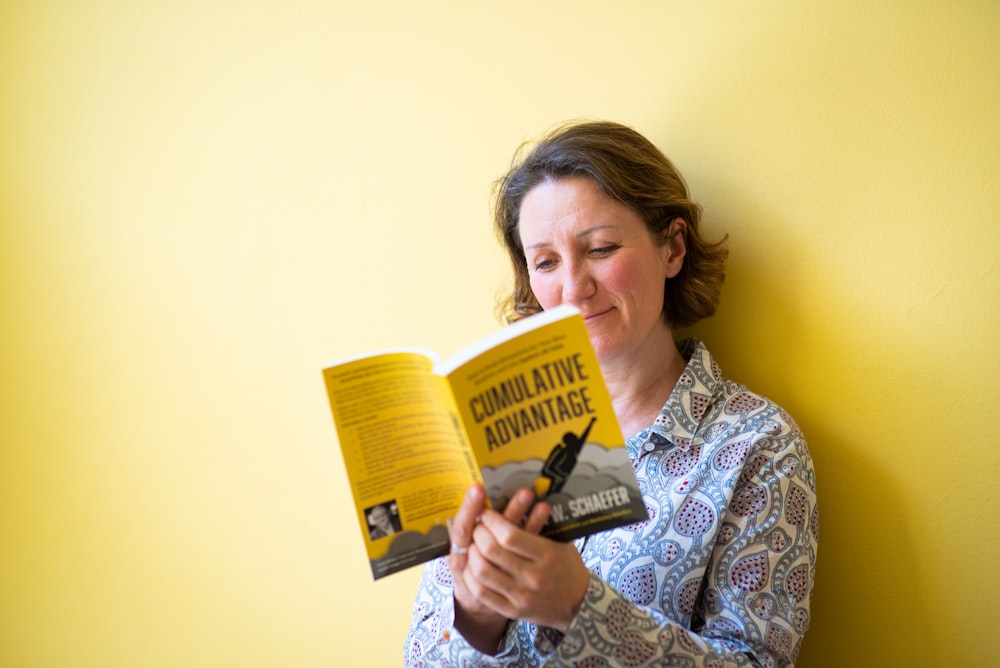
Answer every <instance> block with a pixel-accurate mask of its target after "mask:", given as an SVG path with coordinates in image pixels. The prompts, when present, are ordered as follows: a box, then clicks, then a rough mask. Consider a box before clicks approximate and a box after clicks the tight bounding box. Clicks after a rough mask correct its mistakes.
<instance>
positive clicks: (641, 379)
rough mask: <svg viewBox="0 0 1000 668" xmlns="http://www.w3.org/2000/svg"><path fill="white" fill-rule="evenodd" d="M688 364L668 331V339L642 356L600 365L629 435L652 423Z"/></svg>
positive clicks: (617, 411)
mask: <svg viewBox="0 0 1000 668" xmlns="http://www.w3.org/2000/svg"><path fill="white" fill-rule="evenodd" d="M686 365H687V362H686V361H685V360H684V357H683V356H681V354H680V351H678V350H677V346H675V345H674V342H673V337H672V336H669V331H668V340H667V341H664V342H662V344H661V345H660V346H659V347H658V348H655V349H653V350H652V351H648V352H647V353H646V354H644V355H643V356H641V357H634V358H632V359H630V360H627V361H625V360H622V361H618V362H615V363H607V364H602V365H601V371H602V373H603V374H604V380H605V382H606V383H607V385H608V392H610V394H611V400H612V402H613V403H614V407H615V415H616V416H617V417H618V423H619V424H620V426H621V428H622V433H623V434H624V435H625V436H626V437H628V436H632V435H633V434H637V433H639V432H640V431H642V430H643V429H646V428H647V427H649V426H650V425H651V424H653V421H654V420H655V419H656V416H657V415H659V413H660V410H661V409H662V408H663V404H664V403H665V402H666V400H667V397H668V396H670V392H671V391H672V390H673V389H674V385H676V384H677V379H678V378H680V376H681V373H683V372H684V367H685V366H686Z"/></svg>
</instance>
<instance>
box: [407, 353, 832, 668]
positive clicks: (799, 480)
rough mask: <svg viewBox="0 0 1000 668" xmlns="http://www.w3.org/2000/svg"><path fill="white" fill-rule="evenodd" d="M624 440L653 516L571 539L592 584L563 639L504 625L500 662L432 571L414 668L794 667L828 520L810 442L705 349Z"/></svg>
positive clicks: (415, 636)
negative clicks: (482, 649)
mask: <svg viewBox="0 0 1000 668" xmlns="http://www.w3.org/2000/svg"><path fill="white" fill-rule="evenodd" d="M681 352H682V353H683V354H684V356H685V358H686V359H687V360H688V364H687V367H686V368H685V370H684V373H683V374H682V375H681V378H680V380H679V381H678V382H677V385H676V387H675V388H674V391H673V393H672V394H671V395H670V397H669V398H668V399H667V402H666V404H665V405H664V406H663V409H662V411H661V412H660V415H659V416H658V417H657V418H656V420H655V421H654V423H653V425H651V426H650V427H649V428H648V429H646V430H644V431H643V432H640V433H639V434H636V435H634V436H632V437H631V438H629V439H628V440H627V442H626V445H627V447H628V449H629V455H630V457H631V458H632V464H633V467H634V468H635V472H636V476H637V477H638V479H639V481H640V485H641V487H642V490H643V495H644V500H645V503H646V506H647V508H648V510H649V515H650V519H649V520H647V521H645V522H640V523H636V524H633V525H630V526H628V527H620V528H617V529H612V530H610V531H605V532H603V533H600V534H596V535H594V536H589V537H587V538H585V539H579V540H577V542H576V545H577V548H578V549H579V550H580V553H581V556H582V557H583V560H584V563H586V564H587V566H588V568H590V571H591V580H590V586H589V588H588V590H587V594H586V596H585V597H584V600H583V604H582V605H581V607H580V612H579V613H578V615H577V617H576V619H575V620H574V621H573V624H572V625H571V626H570V629H569V631H568V633H567V634H566V635H565V636H563V635H562V634H560V633H558V632H556V631H554V630H553V629H548V628H543V627H536V626H535V625H533V624H529V623H526V622H512V623H510V624H508V628H507V635H506V637H505V638H504V640H503V642H502V644H501V647H500V650H499V652H498V653H497V654H496V655H495V656H489V655H485V654H481V653H479V652H476V651H475V650H474V649H473V648H472V647H471V646H470V645H469V644H468V643H467V642H465V640H464V639H463V638H462V637H461V635H460V634H459V633H458V632H457V631H455V630H454V628H453V620H454V605H453V598H452V592H451V579H450V573H449V572H448V568H447V565H446V564H445V562H444V561H443V560H438V561H435V562H431V563H430V564H428V565H427V566H426V568H425V570H424V575H423V579H422V580H421V584H420V590H419V592H418V594H417V599H416V602H415V603H414V607H413V617H412V623H411V626H410V632H409V635H408V636H407V639H406V643H405V645H404V650H403V652H404V661H405V664H406V665H407V666H428V667H430V666H456V667H457V666H542V665H545V666H591V667H594V668H596V667H605V666H634V667H635V668H640V667H648V666H693V667H694V666H703V667H708V666H717V667H723V666H752V665H757V666H791V665H793V664H794V663H795V658H796V656H797V655H798V651H799V647H800V646H801V643H802V636H803V634H804V633H805V631H806V629H807V628H808V626H809V619H810V617H809V598H810V594H811V592H812V585H813V580H814V578H815V569H816V566H815V564H816V546H817V541H818V538H819V512H818V509H817V506H816V488H815V475H814V472H813V467H812V460H811V458H810V456H809V451H808V449H807V447H806V443H805V440H804V439H803V437H802V433H801V432H800V431H799V428H798V426H797V425H796V424H795V422H794V421H793V420H792V418H791V417H790V416H789V415H788V414H787V413H785V411H783V410H782V409H781V408H780V407H779V406H777V405H775V404H774V403H773V402H771V401H769V400H768V399H766V398H764V397H761V396H759V395H757V394H754V393H753V392H751V391H750V390H748V389H747V388H746V387H744V386H742V385H739V384H737V383H734V382H732V381H729V380H726V379H725V378H723V376H722V372H721V371H720V369H719V367H718V365H717V364H716V363H715V361H714V360H713V359H712V357H711V355H710V354H709V353H708V350H707V349H706V348H705V347H704V345H703V344H702V343H701V342H699V341H697V340H694V339H689V340H688V341H685V342H684V343H683V344H681Z"/></svg>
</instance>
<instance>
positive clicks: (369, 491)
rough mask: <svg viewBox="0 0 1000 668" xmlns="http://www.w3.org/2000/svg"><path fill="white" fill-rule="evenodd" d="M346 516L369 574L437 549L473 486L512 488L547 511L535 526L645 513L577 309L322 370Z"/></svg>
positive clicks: (559, 536) (502, 501)
mask: <svg viewBox="0 0 1000 668" xmlns="http://www.w3.org/2000/svg"><path fill="white" fill-rule="evenodd" d="M323 377H324V381H325V385H326V391H327V396H328V398H329V402H330V408H331V411H332V413H333V419H334V424H335V426H336V432H337V436H338V440H339V442H340V450H341V454H342V455H343V459H344V466H345V468H346V471H347V477H348V480H349V481H350V485H351V490H352V494H353V496H354V502H355V506H356V510H357V516H358V522H359V525H360V527H361V532H362V536H363V538H364V543H365V548H366V549H367V553H368V559H369V562H370V564H371V571H372V576H373V577H374V578H375V579H379V578H381V577H384V576H386V575H389V574H391V573H395V572H398V571H401V570H403V569H406V568H409V567H411V566H415V565H418V564H421V563H423V562H426V561H429V560H430V559H433V558H435V557H439V556H443V555H445V554H447V553H448V551H449V548H450V545H451V541H450V538H449V535H448V528H447V523H448V520H449V519H450V518H451V517H453V516H454V515H455V513H456V511H457V510H458V508H459V506H460V505H461V502H462V499H463V497H464V496H465V493H466V490H467V489H468V487H469V486H470V485H471V484H473V483H475V482H481V483H482V484H483V486H484V488H485V490H486V496H487V503H488V504H489V505H490V506H491V507H493V508H495V509H497V510H503V508H504V507H505V506H506V503H507V501H508V500H509V499H510V498H511V496H512V495H513V494H514V492H515V491H517V490H518V489H520V488H521V487H528V488H530V489H533V490H534V491H535V494H536V498H537V499H539V500H541V499H544V500H545V501H546V502H548V503H549V504H550V505H551V507H552V513H551V517H550V519H549V521H548V523H547V524H546V525H545V527H544V528H543V529H542V534H543V535H545V536H549V537H551V538H553V539H556V540H561V541H568V540H573V539H575V538H578V537H581V536H584V535H588V534H591V533H595V532H598V531H602V530H605V529H610V528H612V527H616V526H621V525H626V524H631V523H634V522H639V521H643V520H645V519H647V513H646V507H645V504H644V503H643V500H642V494H641V493H640V491H639V486H638V483H637V482H636V478H635V472H634V470H633V468H632V464H631V462H630V460H629V457H628V451H627V450H626V448H625V443H624V438H623V436H622V432H621V428H620V426H619V424H618V419H617V418H616V417H615V413H614V409H613V407H612V403H611V397H610V395H609V394H608V390H607V387H606V385H605V383H604V379H603V377H602V375H601V369H600V366H599V365H598V362H597V356H596V354H595V353H594V349H593V346H592V345H591V343H590V338H589V336H588V335H587V328H586V325H585V324H584V322H583V317H582V316H581V315H580V312H579V311H578V310H577V309H576V308H574V307H572V306H559V307H557V308H554V309H550V310H548V311H543V312H541V313H539V314H537V315H533V316H531V317H528V318H525V319H523V320H519V321H518V322H515V323H514V324H512V325H510V326H508V327H505V328H503V329H501V330H499V331H497V332H494V333H493V334H491V335H489V336H486V337H484V338H483V339H480V340H479V341H476V342H475V343H473V344H471V345H469V346H467V347H466V348H464V349H462V350H460V351H459V352H458V353H456V354H455V355H453V356H451V357H450V358H448V359H447V360H441V359H439V357H438V356H437V355H436V354H435V353H433V352H431V351H425V350H418V349H396V350H387V351H381V352H377V353H372V354H368V355H363V356H360V357H353V358H350V359H346V360H343V361H340V362H337V363H335V364H332V365H330V366H327V367H326V368H324V369H323Z"/></svg>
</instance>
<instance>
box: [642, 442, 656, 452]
mask: <svg viewBox="0 0 1000 668" xmlns="http://www.w3.org/2000/svg"><path fill="white" fill-rule="evenodd" d="M642 449H643V450H645V451H646V452H652V451H653V450H655V449H656V446H655V445H653V444H652V443H650V442H649V441H646V443H645V444H643V446H642Z"/></svg>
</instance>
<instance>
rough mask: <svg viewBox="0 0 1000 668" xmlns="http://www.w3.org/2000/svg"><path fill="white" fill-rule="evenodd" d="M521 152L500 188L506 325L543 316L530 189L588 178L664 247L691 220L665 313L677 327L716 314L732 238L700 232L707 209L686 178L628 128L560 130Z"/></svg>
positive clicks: (580, 125) (497, 214)
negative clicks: (676, 226) (529, 254)
mask: <svg viewBox="0 0 1000 668" xmlns="http://www.w3.org/2000/svg"><path fill="white" fill-rule="evenodd" d="M528 148H529V145H528V144H523V145H522V146H521V147H520V148H519V149H518V150H517V152H516V153H515V155H514V161H513V163H512V164H511V168H510V170H509V171H508V172H507V174H506V175H505V176H504V177H502V178H501V179H500V180H498V181H497V183H496V187H495V194H494V224H495V229H496V233H497V236H498V237H499V238H500V241H501V242H502V243H503V245H504V248H505V249H506V251H507V254H508V256H509V258H510V262H511V266H512V268H513V270H514V288H513V291H512V292H511V294H510V295H508V296H506V297H504V298H502V300H501V301H500V303H499V304H498V311H499V313H500V314H501V316H502V317H504V318H506V320H507V321H508V322H513V321H515V320H520V319H521V318H524V317H527V316H529V315H532V314H533V313H537V312H539V311H541V310H542V307H541V306H540V305H539V304H538V300H537V299H535V295H534V293H532V291H531V286H530V284H529V277H528V266H527V261H526V260H525V256H524V248H523V247H522V246H521V236H520V234H519V232H518V220H519V217H520V213H521V203H522V202H523V201H524V197H525V196H526V195H527V194H528V192H529V191H531V189H532V188H534V187H535V186H537V185H538V184H540V183H542V182H543V181H546V180H549V179H560V178H566V177H571V176H584V177H587V178H590V179H593V180H594V181H595V182H596V183H597V185H598V186H599V187H600V188H601V190H602V191H603V192H604V193H605V194H606V195H608V196H609V197H612V198H614V199H616V200H618V201H620V202H622V203H623V204H625V205H626V206H629V207H631V208H632V209H634V210H635V211H636V212H638V213H639V215H640V216H642V219H643V220H644V221H645V222H646V227H647V229H648V230H649V233H650V234H651V235H652V237H653V238H654V239H655V240H656V243H658V244H659V243H663V239H664V237H665V233H666V230H667V228H668V227H669V225H670V222H671V221H672V220H674V219H675V218H678V217H680V218H683V219H684V220H685V221H687V234H686V238H685V240H686V247H687V253H686V255H685V257H684V264H683V266H682V267H681V270H680V272H679V273H678V274H677V275H676V276H675V277H673V278H668V279H667V281H666V292H665V294H664V298H663V314H664V317H665V318H666V319H667V322H668V323H670V326H671V327H686V326H688V325H693V324H694V323H696V322H698V321H699V320H701V319H702V318H707V317H708V316H710V315H712V314H713V313H714V312H715V307H716V305H717V304H718V302H719V293H720V292H721V290H722V284H723V282H724V280H725V276H726V274H725V263H726V258H727V257H728V256H729V250H728V248H727V245H726V243H727V240H728V236H726V237H723V238H722V239H720V240H719V241H717V242H715V243H708V242H706V241H705V240H703V239H702V237H701V233H700V232H699V230H698V222H699V220H700V218H701V207H700V206H698V204H696V203H695V202H693V201H692V200H691V199H690V198H689V197H688V192H687V187H686V186H685V184H684V179H683V178H682V177H681V175H680V173H679V172H678V171H677V169H675V168H674V166H673V164H672V163H671V162H670V160H668V159H667V157H666V156H665V155H663V153H662V152H661V151H660V150H659V149H658V148H656V146H654V145H653V144H652V143H651V142H650V141H649V140H648V139H646V138H645V137H643V136H642V135H641V134H639V133H638V132H636V131H635V130H633V129H632V128H630V127H627V126H625V125H621V124H618V123H612V122H608V121H587V122H573V123H569V124H566V125H562V126H560V127H558V128H556V129H555V130H553V131H552V132H550V133H549V134H548V135H546V136H545V137H543V138H542V139H541V140H539V141H538V142H537V143H535V144H534V146H533V147H531V150H530V152H529V153H527V155H526V156H524V157H523V158H522V157H521V156H522V155H524V153H525V152H526V151H527V150H528Z"/></svg>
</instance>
